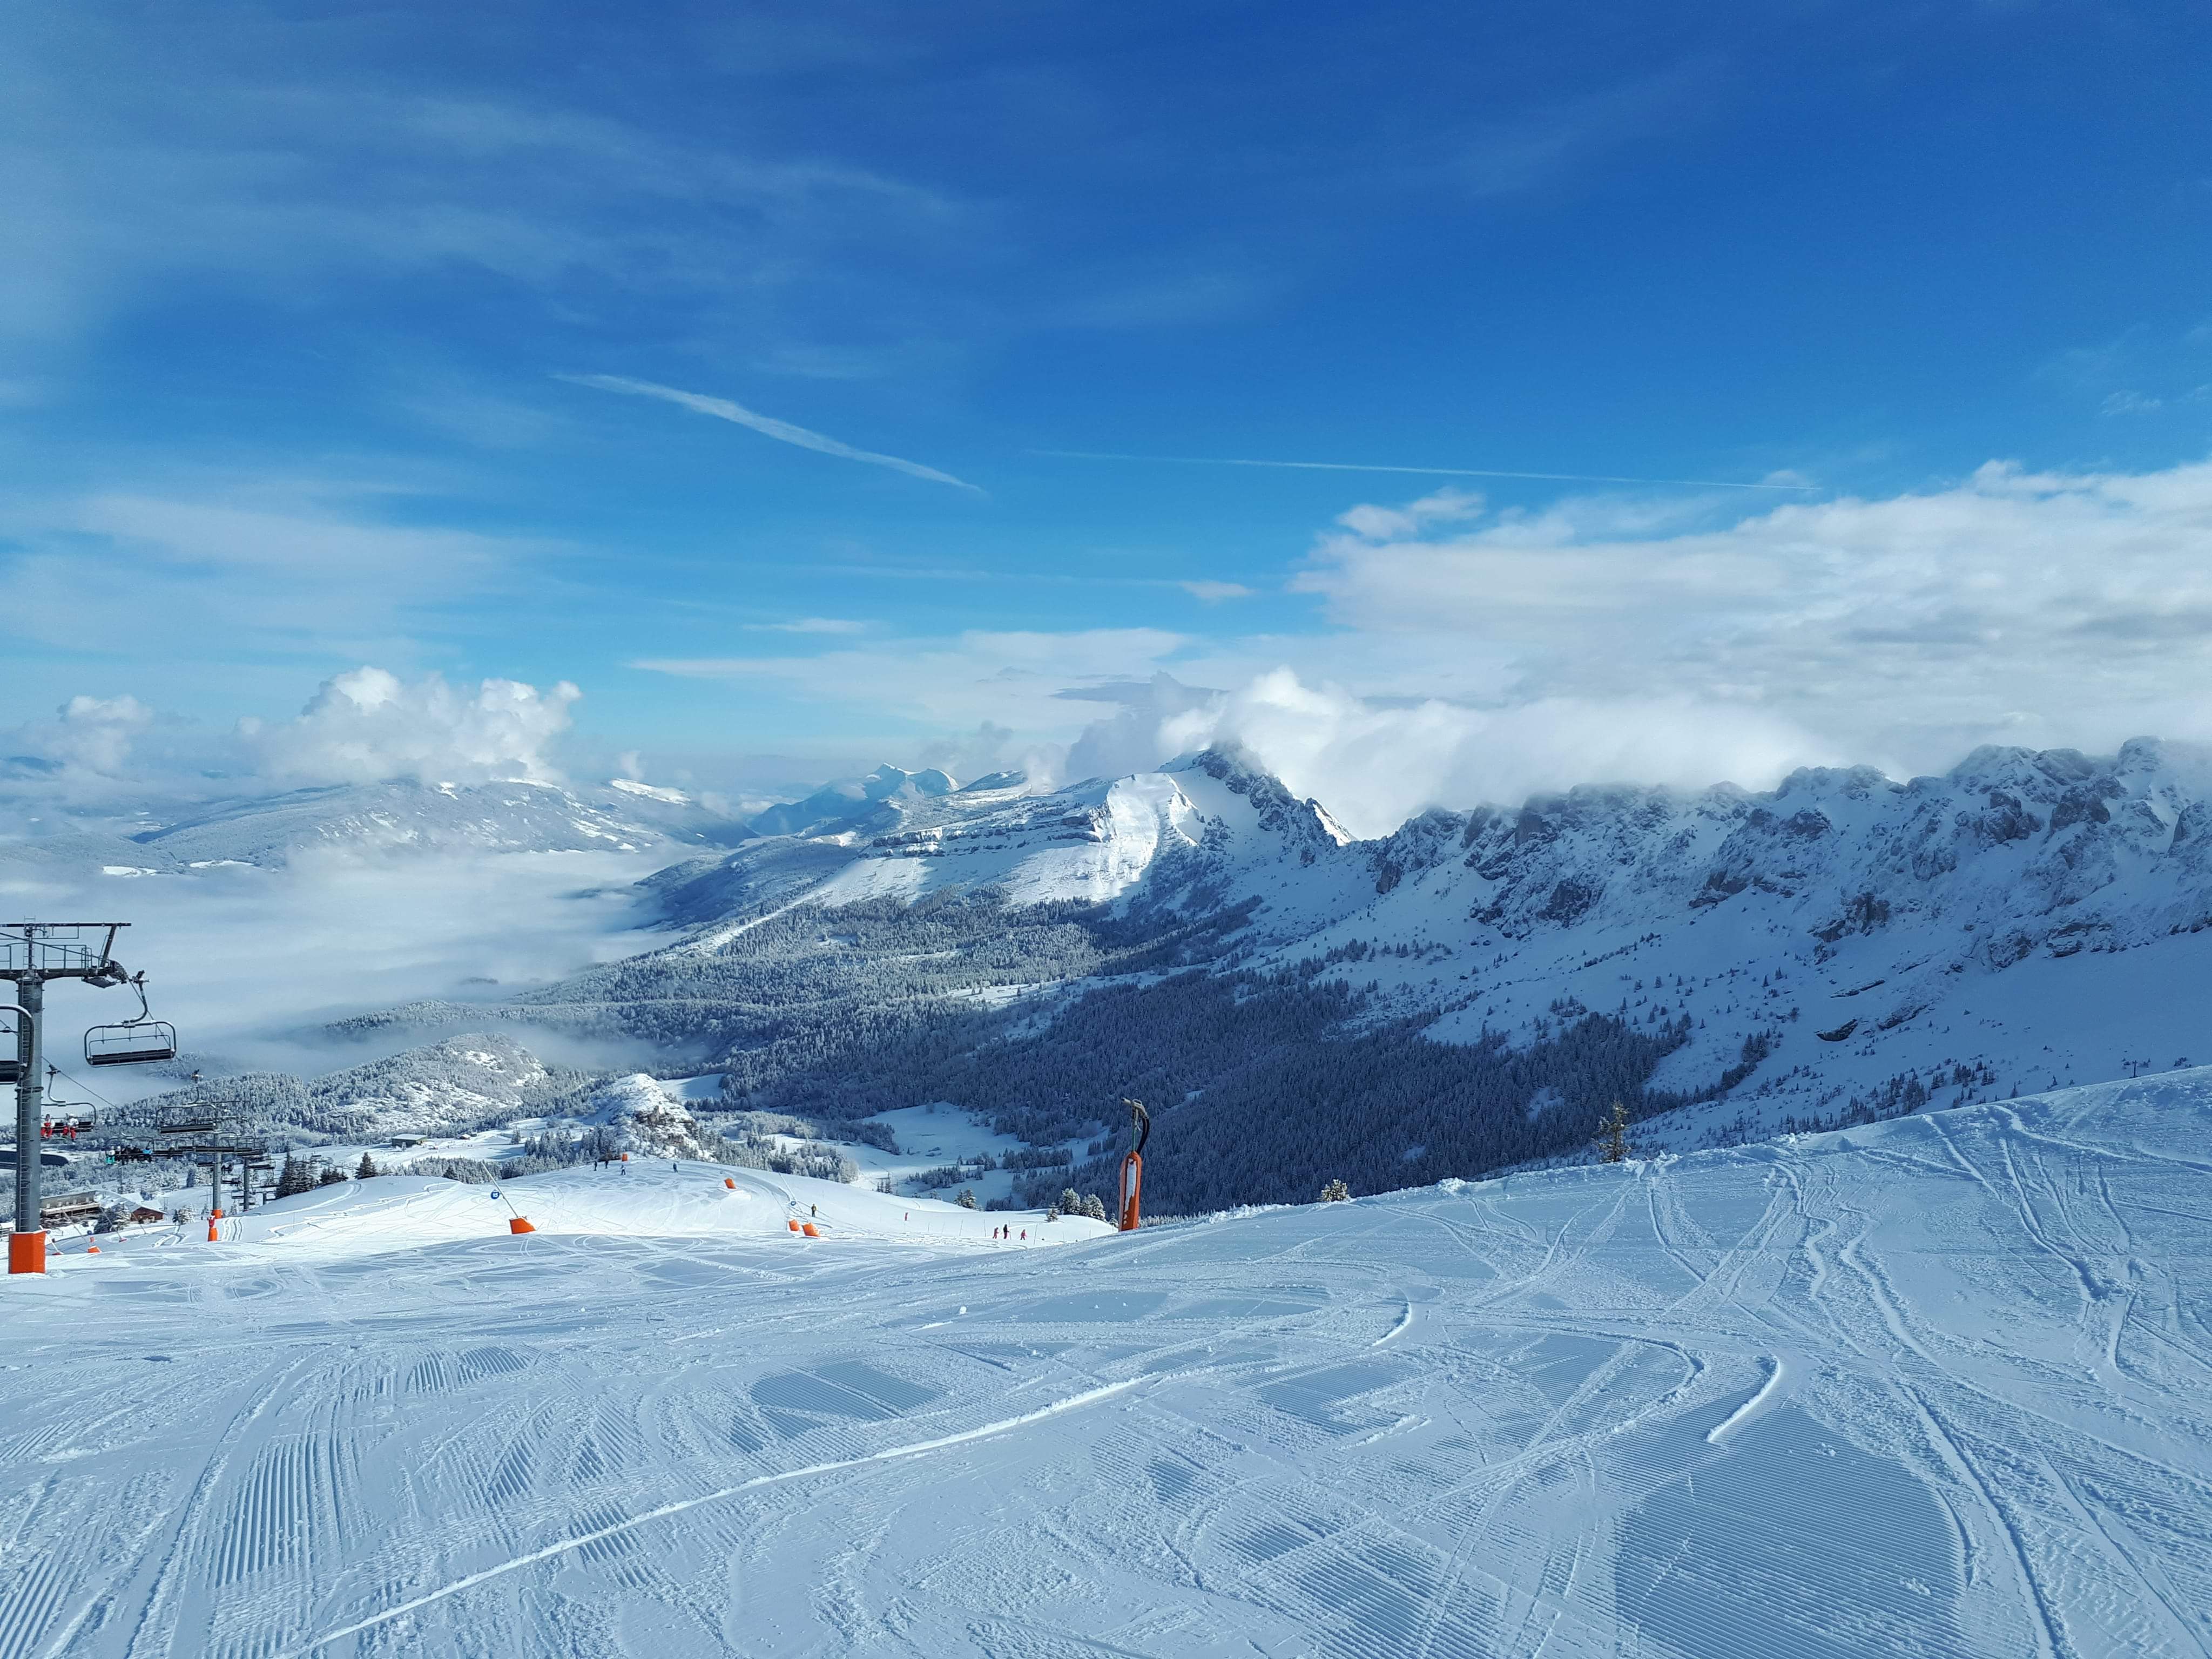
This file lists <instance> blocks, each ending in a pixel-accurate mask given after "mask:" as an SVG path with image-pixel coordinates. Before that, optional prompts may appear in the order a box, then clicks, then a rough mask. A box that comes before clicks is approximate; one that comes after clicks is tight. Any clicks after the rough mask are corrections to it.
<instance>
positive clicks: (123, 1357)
mask: <svg viewBox="0 0 2212 1659" xmlns="http://www.w3.org/2000/svg"><path fill="white" fill-rule="evenodd" d="M2208 1130H2212V1071H2197V1072H2192V1073H2173V1074H2168V1075H2166V1076H2164V1077H2161V1078H2159V1079H2144V1080H2142V1081H2139V1082H2135V1083H2126V1084H2112V1085H2101V1086H2098V1087H2093V1088H2088V1089H2081V1090H2075V1091H2065V1092H2063V1093H2060V1094H2056V1095H2052V1096H2048V1097H2039V1098H2036V1099H2032V1100H2022V1101H2017V1102H2012V1103H2007V1104H1986V1105H1980V1106H1972V1107H1966V1108H1961V1109H1957V1110H1954V1111H1951V1112H1946V1113H1941V1114H1933V1115H1925V1116H1919V1117H1911V1118H1904V1119H1899V1120H1897V1121H1892V1122H1888V1123H1885V1124H1881V1125H1879V1126H1876V1127H1871V1128H1867V1129H1862V1130H1853V1131H1850V1132H1846V1133H1838V1134H1832V1135H1826V1136H1822V1137H1818V1138H1812V1139H1802V1140H1800V1141H1798V1142H1796V1143H1795V1144H1794V1145H1784V1146H1758V1147H1749V1148H1742V1149H1738V1150H1734V1151H1728V1152H1708V1153H1701V1154H1699V1155H1696V1156H1694V1157H1690V1158H1682V1159H1680V1160H1669V1161H1664V1162H1657V1163H1651V1164H1632V1165H1629V1166H1625V1167H1616V1168H1609V1169H1589V1170H1559V1171H1550V1172H1546V1173H1543V1174H1541V1175H1536V1176H1525V1177H1516V1178H1514V1179H1512V1180H1510V1181H1507V1182H1492V1183H1484V1184H1479V1185H1478V1184H1469V1185H1465V1186H1458V1187H1454V1186H1449V1185H1448V1186H1447V1187H1444V1188H1426V1189H1423V1190H1419V1191H1414V1192H1409V1193H1405V1194H1395V1195H1392V1196H1389V1197H1386V1198H1380V1199H1368V1200H1360V1201H1358V1202H1357V1203H1353V1204H1348V1205H1328V1206H1305V1207H1301V1208H1297V1209H1292V1210H1281V1211H1273V1212H1265V1213H1260V1214H1255V1215H1250V1216H1245V1217H1241V1218H1233V1219H1225V1220H1220V1221H1217V1222H1213V1223H1210V1224H1205V1225H1192V1226H1188V1227H1177V1228H1169V1229H1162V1230H1159V1231H1153V1232H1147V1233H1146V1234H1143V1235H1140V1236H1139V1237H1134V1238H1123V1237H1105V1236H1094V1237H1088V1238H1077V1236H1076V1233H1075V1231H1074V1230H1073V1229H1070V1230H1068V1231H1061V1229H1062V1227H1063V1226H1064V1225H1065V1224H1057V1223H1056V1224H1053V1225H1052V1226H1051V1227H1050V1228H1045V1227H1042V1225H1041V1224H1036V1223H1035V1221H1034V1218H1030V1221H1029V1222H1028V1223H1027V1224H1024V1223H1023V1222H1018V1223H1017V1225H1018V1226H1019V1225H1030V1231H1031V1233H1032V1237H1033V1238H1035V1237H1036V1236H1037V1234H1038V1233H1040V1232H1044V1233H1048V1234H1050V1235H1051V1236H1052V1237H1054V1238H1066V1239H1073V1240H1075V1242H1074V1243H1072V1244H1070V1245H1068V1246H1066V1247H1062V1248H1054V1249H1042V1248H1032V1249H1027V1250H1024V1249H1022V1248H1021V1247H1020V1246H1019V1244H1016V1245H1014V1246H1012V1247H1006V1246H996V1245H994V1244H993V1243H991V1242H990V1241H989V1240H988V1238H987V1237H986V1236H985V1235H986V1234H987V1231H988V1228H989V1226H990V1225H992V1223H993V1222H994V1220H995V1219H996V1218H991V1217H985V1216H977V1215H974V1214H972V1213H970V1212H951V1214H949V1215H948V1214H946V1213H945V1210H946V1209H947V1208H948V1207H949V1206H929V1205H927V1204H923V1203H920V1202H915V1201H909V1200H889V1199H882V1198H880V1197H878V1196H877V1195H874V1194H863V1193H858V1192H856V1191H855V1190H854V1189H851V1188H837V1187H831V1186H822V1185H818V1184H817V1183H811V1182H802V1181H797V1180H775V1179H774V1178H769V1177H759V1176H750V1177H745V1179H746V1180H747V1182H748V1184H747V1186H746V1187H745V1188H743V1189H742V1195H740V1194H729V1195H727V1196H721V1195H719V1194H726V1193H727V1190H728V1189H726V1188H721V1186H720V1178H721V1175H722V1172H721V1171H720V1170H709V1169H708V1167H707V1166H684V1168H683V1169H681V1170H677V1171H674V1172H671V1171H670V1170H669V1169H668V1167H667V1166H666V1165H665V1164H661V1165H659V1166H652V1165H646V1164H633V1165H632V1166H631V1169H630V1171H629V1174H628V1175H627V1176H611V1175H609V1174H607V1173H605V1172H599V1173H596V1174H594V1173H593V1172H592V1171H588V1170H584V1171H573V1172H565V1173H563V1174H562V1175H559V1176H550V1177H541V1178H538V1179H534V1180H530V1181H523V1182H515V1183H513V1186H512V1187H511V1188H508V1189H507V1190H508V1191H510V1192H511V1194H513V1196H514V1197H515V1199H516V1200H517V1202H518V1203H520V1205H521V1206H522V1207H523V1209H524V1210H525V1211H526V1212H527V1213H529V1214H530V1215H531V1217H532V1220H533V1221H534V1222H536V1223H537V1224H538V1226H539V1227H540V1229H541V1231H539V1232H538V1233H536V1234H533V1235H531V1236H529V1237H510V1236H508V1235H507V1233H506V1231H504V1215H505V1211H504V1209H503V1208H502V1207H501V1206H497V1205H495V1204H494V1203H493V1202H492V1201H491V1200H489V1198H488V1196H487V1195H486V1194H485V1191H484V1189H483V1188H461V1187H459V1186H457V1185H456V1184H454V1183H440V1182H395V1183H394V1184H393V1187H392V1189H390V1190H388V1191H387V1192H386V1194H384V1195H383V1200H374V1194H375V1188H376V1187H377V1186H378V1184H379V1183H375V1182H371V1183H368V1186H367V1187H365V1188H361V1189H358V1190H357V1191H349V1189H334V1190H336V1191H337V1193H338V1194H339V1196H338V1197H336V1198H332V1197H331V1196H329V1195H326V1194H316V1195H313V1196H311V1197H309V1198H307V1199H305V1200H296V1201H295V1203H294V1205H293V1206H290V1207H289V1210H288V1209H284V1208H279V1209H273V1210H271V1211H269V1212H260V1213H259V1214H258V1215H257V1217H256V1218H254V1220H252V1222H249V1223H247V1224H245V1225H244V1226H243V1227H241V1229H240V1231H241V1233H242V1234H243V1235H244V1236H243V1237H240V1239H238V1240H236V1241H234V1242H227V1243H225V1244H223V1245H222V1246H218V1247H213V1248H210V1247H209V1246H207V1245H205V1244H204V1243H198V1242H191V1241H186V1242H181V1243H173V1244H161V1243H156V1242H155V1241H154V1240H153V1239H139V1240H134V1241H131V1243H129V1244H128V1245H126V1246H125V1248H123V1249H118V1250H105V1251H103V1253H102V1255H100V1256H99V1257H97V1258H86V1257H84V1256H82V1255H79V1254H76V1253H75V1252H76V1251H79V1250H81V1249H82V1245H81V1244H80V1245H77V1246H75V1247H72V1253H71V1254H70V1255H67V1256H66V1257H64V1259H62V1260H61V1261H59V1262H58V1268H57V1271H56V1272H55V1273H53V1274H52V1276H51V1277H50V1278H49V1279H46V1280H45V1281H43V1282H40V1281H31V1280H26V1279H13V1280H9V1281H8V1282H7V1283H6V1285H5V1288H4V1291H0V1295H4V1302H0V1316H4V1320H5V1328H6V1331H7V1334H8V1344H7V1350H6V1353H5V1355H4V1358H0V1364H6V1365H7V1366H9V1368H10V1369H9V1370H7V1371H6V1372H5V1373H4V1382H5V1383H6V1388H5V1390H4V1395H0V1480H4V1482H5V1496H6V1503H5V1506H4V1510H0V1659H16V1656H33V1655H40V1656H43V1655H58V1654H66V1655H69V1656H71V1659H80V1656H82V1659H96V1656H99V1659H104V1656H122V1655H134V1656H141V1659H150V1656H155V1655H165V1656H166V1655H174V1656H179V1659H182V1656H198V1655H223V1656H238V1659H246V1656H256V1659H289V1656H294V1655H305V1654H310V1653H315V1654H330V1655H339V1656H356V1655H371V1654H395V1655H396V1654H440V1655H501V1656H506V1655H533V1656H536V1655H552V1656H568V1655H574V1656H587V1655H588V1656H602V1655H605V1656H638V1659H682V1656H690V1655H703V1654H745V1655H781V1654H793V1655H800V1654H804V1655H827V1654H843V1653H900V1654H911V1655H925V1656H935V1655H945V1654H959V1653H975V1654H989V1655H999V1656H1017V1655H1021V1656H1030V1655H1036V1656H1070V1659H1073V1656H1095V1655H1101V1654H1121V1655H1127V1654H1146V1655H1158V1656H1167V1655H1186V1654H1188V1655H1201V1654H1223V1655H1229V1654H1236V1655H1252V1654H1267V1655H1281V1656H1291V1655H1324V1654H1326V1655H1337V1654H1343V1655H1381V1654H1391V1655H1400V1654H1402V1655H1434V1656H1473V1655H1528V1656H1534V1655H1539V1654H1541V1655H1542V1656H1545V1659H1566V1656H1578V1655H1592V1656H1595V1655H1607V1656H1612V1655H1617V1654H1636V1655H1645V1656H1672V1655H1698V1656H1708V1655H1710V1656H1746V1659H1750V1656H1759V1659H1771V1656H1795V1659H1861V1656H1869V1655H1885V1654H1897V1655H1913V1656H1929V1655H1991V1656H1998V1655H2002V1656H2008V1659H2010V1656H2062V1655H2064V1656H2074V1655H2081V1656H2088V1655H2121V1654H2127V1655H2142V1654H2202V1653H2204V1652H2206V1651H2208V1650H2209V1649H2212V1328H2208V1302H2207V1292H2208V1291H2212V1284H2208V1279H2212V1133H2208ZM384 1200H388V1201H384ZM815 1203H819V1204H821V1206H822V1207H823V1213H824V1216H825V1217H826V1218H828V1220H829V1223H830V1225H829V1229H828V1232H829V1236H828V1237H823V1238H821V1239H818V1240H805V1239H796V1238H793V1237H791V1236H790V1235H789V1233H788V1231H786V1230H784V1222H783V1217H784V1215H785V1214H786V1213H787V1211H788V1209H789V1208H790V1206H792V1205H799V1206H805V1205H811V1204H815ZM833 1206H842V1207H837V1208H833ZM911 1216H921V1217H923V1218H924V1221H923V1224H922V1225H915V1224H914V1223H913V1222H912V1221H911V1220H910V1219H908V1218H909V1217H911ZM894 1218H896V1222H895V1221H894ZM1090 1231H1091V1233H1092V1234H1093V1235H1096V1234H1097V1229H1096V1228H1093V1229H1091V1230H1090ZM280 1232H281V1233H282V1235H283V1236H282V1237H277V1236H276V1235H277V1234H278V1233H280Z"/></svg>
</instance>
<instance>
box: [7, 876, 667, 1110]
mask: <svg viewBox="0 0 2212 1659" xmlns="http://www.w3.org/2000/svg"><path fill="white" fill-rule="evenodd" d="M665 862H666V859H665V856H661V857H654V856H647V855H639V854H615V853H507V854H498V853H466V854H449V855H441V856H426V855H422V854H412V855H382V856H380V855H372V854H359V853H352V852H310V853H305V854H299V855H296V856H295V857H294V858H293V860H292V861H291V863H290V864H289V866H287V867H285V868H283V869H276V870H266V869H260V868H257V867H253V866H228V867H222V868H211V869H206V870H197V871H193V872H191V873H190V874H188V875H180V876H169V875H145V876H118V875H104V874H102V875H85V876H75V875H56V874H53V873H52V872H47V871H44V870H41V871H40V872H37V873H36V874H35V875H32V876H24V875H17V874H11V875H9V877H7V878H0V913H4V914H0V921H27V920H28V921H128V922H130V923H131V928H130V930H129V931H128V932H127V933H124V934H123V935H122V936H121V938H120V939H118V943H117V945H116V955H117V956H118V957H120V958H121V960H122V961H123V962H124V963H125V965H126V966H128V967H130V968H131V969H144V970H145V972H146V976H147V981H148V991H149V999H150V1001H151V1003H152V1008H153V1012H154V1014H155V1018H161V1019H167V1020H170V1021H172V1022H173V1023H174V1024H175V1025H176V1027H177V1032H178V1039H179V1046H180V1048H182V1049H183V1050H184V1051H185V1053H186V1054H188V1055H193V1056H201V1057H204V1058H205V1059H206V1060H207V1061H208V1062H209V1064H210V1072H211V1073H212V1072H213V1071H215V1070H216V1069H218V1068H219V1069H221V1070H224V1071H231V1070H239V1069H249V1068H250V1069H265V1070H276V1071H289V1072H298V1073H303V1074H305V1075H309V1076H313V1075H315V1074H318V1073H324V1072H328V1071H331V1070H334V1069H336V1068H337V1067H339V1066H352V1065H357V1064H359V1063H360V1062H362V1061H363V1060H368V1059H371V1058H374V1056H375V1055H377V1054H382V1053H388V1052H391V1051H392V1050H395V1049H398V1048H408V1047H411V1046H413V1045H414V1044H415V1043H416V1042H421V1041H422V1040H424V1039H423V1038H422V1036H419V1035H413V1034H409V1033H404V1032H394V1033H388V1034H381V1035H380V1036H379V1037H378V1038H376V1039H375V1040H374V1041H372V1042H337V1041H333V1040H331V1039H329V1038H327V1037H325V1036H321V1035H319V1027H321V1026H322V1025H324V1024H326V1023H328V1022H330V1021H331V1020H336V1019H342V1018H345V1017H347V1016H349V1015H352V1014H359V1013H364V1012H370V1011H373V1010H376V1009H381V1008H388V1007H391V1006H393V1005H395V1004H398V1003H403V1002H410V1001H413V1000H416V999H418V998H441V999H446V1000H454V1001H462V1002H469V1001H495V1000H503V999H505V998H507V997H511V996H513V995H515V994H517V993H519V992H520V991H522V990H525V989H527V988H528V987H532V986H536V985H542V984H544V983H545V982H547V981H551V980H556V979H559V978H561V977H562V976H563V975H567V974H570V973H573V972H574V971H576V970H577V969H581V968H584V967H587V966H589V965H590V964H592V963H597V962H606V961H611V960H613V959H615V958H617V957H624V956H629V955H633V954H635V953H636V952H637V951H643V950H647V949H649V948H651V947H652V946H653V945H655V944H658V943H660V942H662V941H663V940H664V939H665V937H666V936H665V934H662V933H656V932H654V931H653V930H652V929H651V927H650V926H649V925H648V924H649V922H650V920H651V918H650V915H649V913H648V912H647V909H646V908H644V907H642V906H641V904H640V902H639V895H638V893H637V892H636V890H635V886H634V884H635V883H636V882H637V881H638V880H639V879H640V878H642V877H645V876H647V875H649V874H651V873H652V872H653V871H654V870H655V869H657V868H659V867H660V866H661V865H663V864H664V863H665ZM46 1006H47V1009H48V1018H49V1024H48V1027H47V1048H48V1050H49V1053H50V1054H51V1057H52V1059H53V1060H54V1061H55V1063H56V1064H58V1065H59V1066H61V1067H62V1068H63V1069H64V1071H69V1072H73V1073H76V1074H78V1075H79V1076H82V1075H83V1074H84V1067H83V1066H82V1065H79V1064H73V1063H72V1056H74V1055H76V1054H77V1051H78V1042H79V1035H78V1034H79V1033H80V1032H81V1031H82V1030H83V1028H84V1027H85V1026H87V1025H91V1024H97V1023H100V1022H102V1021H108V1020H119V1019H123V1018H127V1017H129V1016H131V1015H132V1014H135V1013H136V1012H137V998H136V997H135V996H133V995H132V994H131V992H130V991H129V990H127V989H123V988H119V987H118V988H116V989H112V990H106V991H97V990H90V989H87V988H86V987H82V986H81V985H77V984H75V983H67V982H65V983H63V984H59V985H55V986H52V987H49V988H48V991H47V1005H46ZM515 1035H516V1036H517V1037H518V1038H519V1039H520V1041H522V1042H525V1043H526V1044H528V1045H529V1046H530V1047H531V1048H532V1049H533V1050H535V1051H536V1052H538V1054H541V1055H543V1056H544V1057H545V1058H547V1059H550V1060H567V1061H568V1062H570V1063H574V1064H600V1065H611V1064H624V1063H627V1064H636V1063H641V1061H642V1060H644V1059H645V1058H647V1056H646V1055H644V1054H640V1053H630V1054H621V1055H617V1054H614V1053H612V1052H611V1051H608V1052H602V1051H600V1050H599V1049H591V1050H589V1051H588V1052H587V1051H586V1049H585V1048H584V1046H583V1045H580V1044H576V1043H574V1042H563V1041H562V1040H558V1039H555V1038H553V1037H551V1036H550V1034H548V1033H545V1032H543V1031H539V1030H515ZM94 1084H95V1086H96V1087H97V1088H98V1089H99V1091H100V1092H101V1093H103V1094H106V1095H108V1096H110V1097H113V1098H117V1099H120V1098H124V1097H136V1096H138V1095H142V1094H146V1093H154V1092H159V1091H162V1090H164V1089H169V1088H173V1087H175V1086H176V1083H175V1079H173V1078H172V1077H168V1076H163V1075H157V1074H155V1073H154V1072H153V1070H152V1068H143V1069H141V1068H124V1067H111V1068H108V1069H106V1070H105V1071H103V1072H102V1073H100V1075H99V1077H98V1078H97V1079H94Z"/></svg>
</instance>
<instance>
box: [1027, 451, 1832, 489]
mask: <svg viewBox="0 0 2212 1659" xmlns="http://www.w3.org/2000/svg"><path fill="white" fill-rule="evenodd" d="M1030 454H1032V455H1050V456H1054V457H1055V458H1057V459H1060V460H1064V461H1135V462H1139V463H1143V464H1146V465H1158V466H1266V467H1283V468H1287V469H1289V470H1291V471H1300V472H1412V473H1417V474H1419V475H1422V476H1425V477H1444V478H1540V479H1542V480H1543V481H1544V482H1546V483H1621V484H1677V485H1680V486H1683V487H1685V488H1687V489H1786V490H1809V489H1819V488H1820V486H1819V485H1818V484H1795V483H1733V482H1731V481H1729V480H1728V479H1725V478H1623V477H1614V476H1613V475H1612V474H1611V473H1606V472H1508V471H1504V470H1503V469H1501V468H1496V467H1481V466H1384V465H1378V464H1371V463H1368V462H1364V461H1250V460H1239V459H1231V458H1229V457H1226V456H1220V455H1115V454H1110V453H1103V452H1102V451H1098V450H1091V449H1032V450H1031V451H1030Z"/></svg>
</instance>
